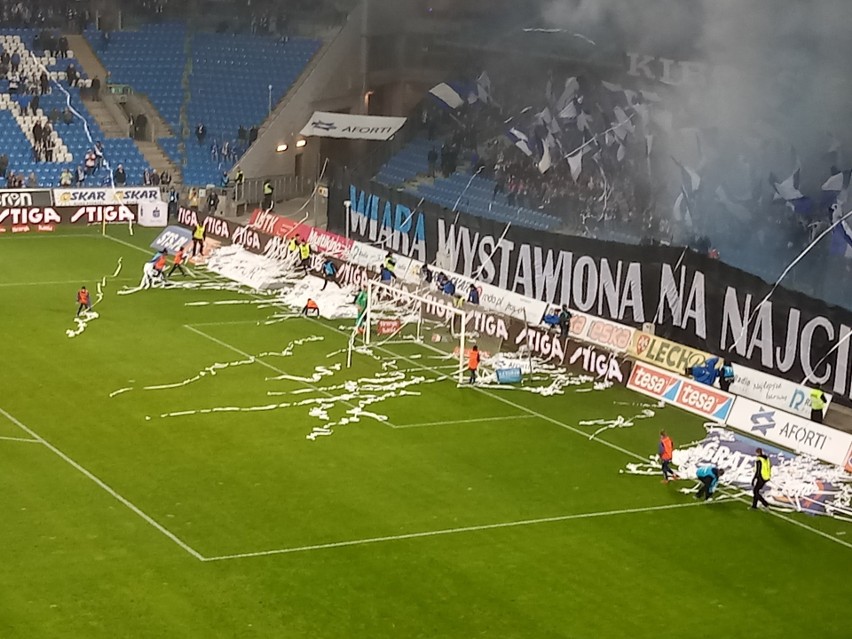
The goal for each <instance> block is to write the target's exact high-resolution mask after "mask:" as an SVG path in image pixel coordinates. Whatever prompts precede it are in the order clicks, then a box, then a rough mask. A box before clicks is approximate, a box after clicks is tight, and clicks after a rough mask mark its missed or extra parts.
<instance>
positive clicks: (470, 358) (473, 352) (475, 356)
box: [467, 344, 480, 384]
mask: <svg viewBox="0 0 852 639" xmlns="http://www.w3.org/2000/svg"><path fill="white" fill-rule="evenodd" d="M479 360H480V357H479V346H477V345H476V344H474V345H473V348H471V349H470V352H469V353H468V354H467V372H468V373H470V383H471V384H475V383H476V371H478V370H479Z"/></svg>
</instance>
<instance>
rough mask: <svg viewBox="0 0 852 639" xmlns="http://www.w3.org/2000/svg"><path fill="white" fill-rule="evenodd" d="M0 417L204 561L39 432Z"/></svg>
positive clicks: (8, 415) (193, 550) (195, 552)
mask: <svg viewBox="0 0 852 639" xmlns="http://www.w3.org/2000/svg"><path fill="white" fill-rule="evenodd" d="M0 415H3V416H4V417H5V418H6V419H8V420H9V421H10V422H12V423H13V424H15V426H17V427H18V428H20V429H21V430H22V431H24V432H25V433H27V434H28V435H29V436H30V437H32V438H33V439H35V440H36V441H37V442H38V443H40V444H43V445H44V446H46V447H47V448H48V450H50V452H52V453H53V454H54V455H56V456H57V457H59V458H60V459H61V460H62V461H64V462H65V463H67V464H68V465H70V466H71V467H72V468H74V469H75V470H77V471H78V472H80V473H81V474H82V475H84V476H85V477H87V478H88V479H90V480H91V481H93V482H94V483H95V484H97V486H98V487H100V488H101V489H103V490H104V491H105V492H106V493H107V494H109V495H110V496H111V497H113V498H114V499H116V500H117V501H118V502H120V503H122V504H124V505H125V506H126V507H127V508H129V509H130V510H131V511H133V512H134V513H136V514H137V515H138V516H139V517H141V518H142V519H143V520H144V521H145V522H146V523H148V524H150V525H151V526H152V527H153V528H156V529H157V530H158V531H159V532H161V533H162V534H163V535H165V536H166V537H168V538H169V539H171V540H172V541H173V542H174V543H176V544H177V545H178V546H180V547H181V548H182V549H183V550H184V551H186V552H187V553H189V554H190V555H192V556H193V557H195V558H196V559H198V560H199V561H204V556H203V555H202V554H201V553H200V552H198V551H197V550H195V549H194V548H192V547H191V546H190V545H189V544H187V543H186V542H185V541H183V540H182V539H180V538H179V537H178V536H177V535H175V534H174V533H173V532H172V531H170V530H168V529H167V528H165V527H164V526H163V525H162V524H160V523H159V522H158V521H156V520H155V519H154V518H153V517H151V516H150V515H148V514H146V513H145V512H144V511H143V510H142V509H141V508H139V507H138V506H136V505H135V504H134V503H133V502H131V501H130V500H128V499H127V498H125V497H122V496H121V495H119V494H118V493H117V492H116V491H115V490H113V489H112V488H111V487H110V486H109V485H107V484H106V483H105V482H104V481H103V480H101V479H100V478H99V477H97V476H96V475H94V474H93V473H92V472H90V471H89V470H87V469H86V468H84V467H83V466H81V465H80V464H78V463H77V462H75V461H74V460H73V459H71V458H70V457H69V456H68V455H66V454H65V453H63V452H62V451H61V450H59V449H58V448H57V447H56V446H54V445H53V444H51V443H50V442H49V441H47V440H46V439H44V437H42V436H41V435H39V434H38V433H37V432H35V431H34V430H32V429H31V428H29V427H28V426H26V425H25V424H24V423H22V422H21V421H19V420H18V419H17V418H16V417H14V416H13V415H11V414H9V413H8V412H6V411H5V410H4V409H2V408H0Z"/></svg>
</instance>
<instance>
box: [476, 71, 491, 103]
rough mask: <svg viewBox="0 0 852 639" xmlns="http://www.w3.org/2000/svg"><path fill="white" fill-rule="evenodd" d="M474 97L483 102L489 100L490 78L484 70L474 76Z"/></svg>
mask: <svg viewBox="0 0 852 639" xmlns="http://www.w3.org/2000/svg"><path fill="white" fill-rule="evenodd" d="M476 97H477V98H478V99H479V101H480V102H484V103H485V104H488V103H489V102H491V78H489V77H488V73H486V72H485V71H483V72H482V73H480V74H479V77H478V78H476Z"/></svg>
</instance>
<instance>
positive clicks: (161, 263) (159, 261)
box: [151, 249, 169, 277]
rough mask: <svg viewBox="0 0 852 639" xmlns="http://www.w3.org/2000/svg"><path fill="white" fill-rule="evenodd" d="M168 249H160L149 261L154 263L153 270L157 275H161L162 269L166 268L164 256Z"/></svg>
mask: <svg viewBox="0 0 852 639" xmlns="http://www.w3.org/2000/svg"><path fill="white" fill-rule="evenodd" d="M168 254H169V253H168V251H167V250H166V249H161V250H160V252H159V253H157V254H156V255H154V257H153V259H151V261H152V262H153V263H154V270H155V271H157V275H158V276H159V277H163V271H165V270H166V256H167V255H168Z"/></svg>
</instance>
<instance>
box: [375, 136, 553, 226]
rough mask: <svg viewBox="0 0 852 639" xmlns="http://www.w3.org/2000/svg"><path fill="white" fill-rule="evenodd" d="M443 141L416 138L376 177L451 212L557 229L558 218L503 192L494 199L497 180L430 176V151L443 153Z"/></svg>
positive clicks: (468, 173) (464, 173) (466, 175)
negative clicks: (513, 202)
mask: <svg viewBox="0 0 852 639" xmlns="http://www.w3.org/2000/svg"><path fill="white" fill-rule="evenodd" d="M441 144H442V141H440V140H436V141H434V142H430V141H428V140H424V139H422V138H416V139H414V140H412V141H411V142H410V143H409V144H407V145H406V146H405V147H404V148H403V149H402V150H401V151H399V153H397V154H396V155H394V156H393V157H392V158H391V159H390V160H389V161H388V162H387V163H386V164H385V165H384V166H383V167H382V168H381V170H380V171H379V173H378V174H377V175H376V180H377V181H378V182H380V183H381V184H384V185H385V186H390V187H394V188H402V189H404V190H406V191H408V192H410V193H412V194H414V195H418V196H420V197H424V198H426V199H427V200H429V201H430V202H435V203H436V204H439V205H441V206H443V207H444V208H448V209H451V210H458V211H462V212H464V213H470V214H473V215H478V216H480V217H484V218H487V219H491V220H497V221H498V222H507V223H508V222H511V223H512V224H517V225H519V226H525V227H527V228H532V229H537V230H542V231H544V230H553V229H558V228H559V226H560V225H561V222H560V220H559V218H557V217H556V216H554V215H549V214H547V213H544V212H542V211H537V210H535V209H530V208H527V207H524V206H518V205H510V204H509V203H508V202H507V200H506V196H505V195H504V194H502V193H500V194H497V196H496V197H494V180H492V179H490V178H486V177H482V176H481V175H477V176H474V175H473V174H472V173H471V171H469V170H464V171H459V172H457V173H455V174H453V175H451V176H449V177H447V178H444V177H441V176H440V175H439V174H438V175H437V177H436V178H435V179H434V180H432V179H431V178H429V177H428V171H429V164H428V154H429V149H430V148H432V147H434V148H435V149H436V151H440V148H441Z"/></svg>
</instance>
